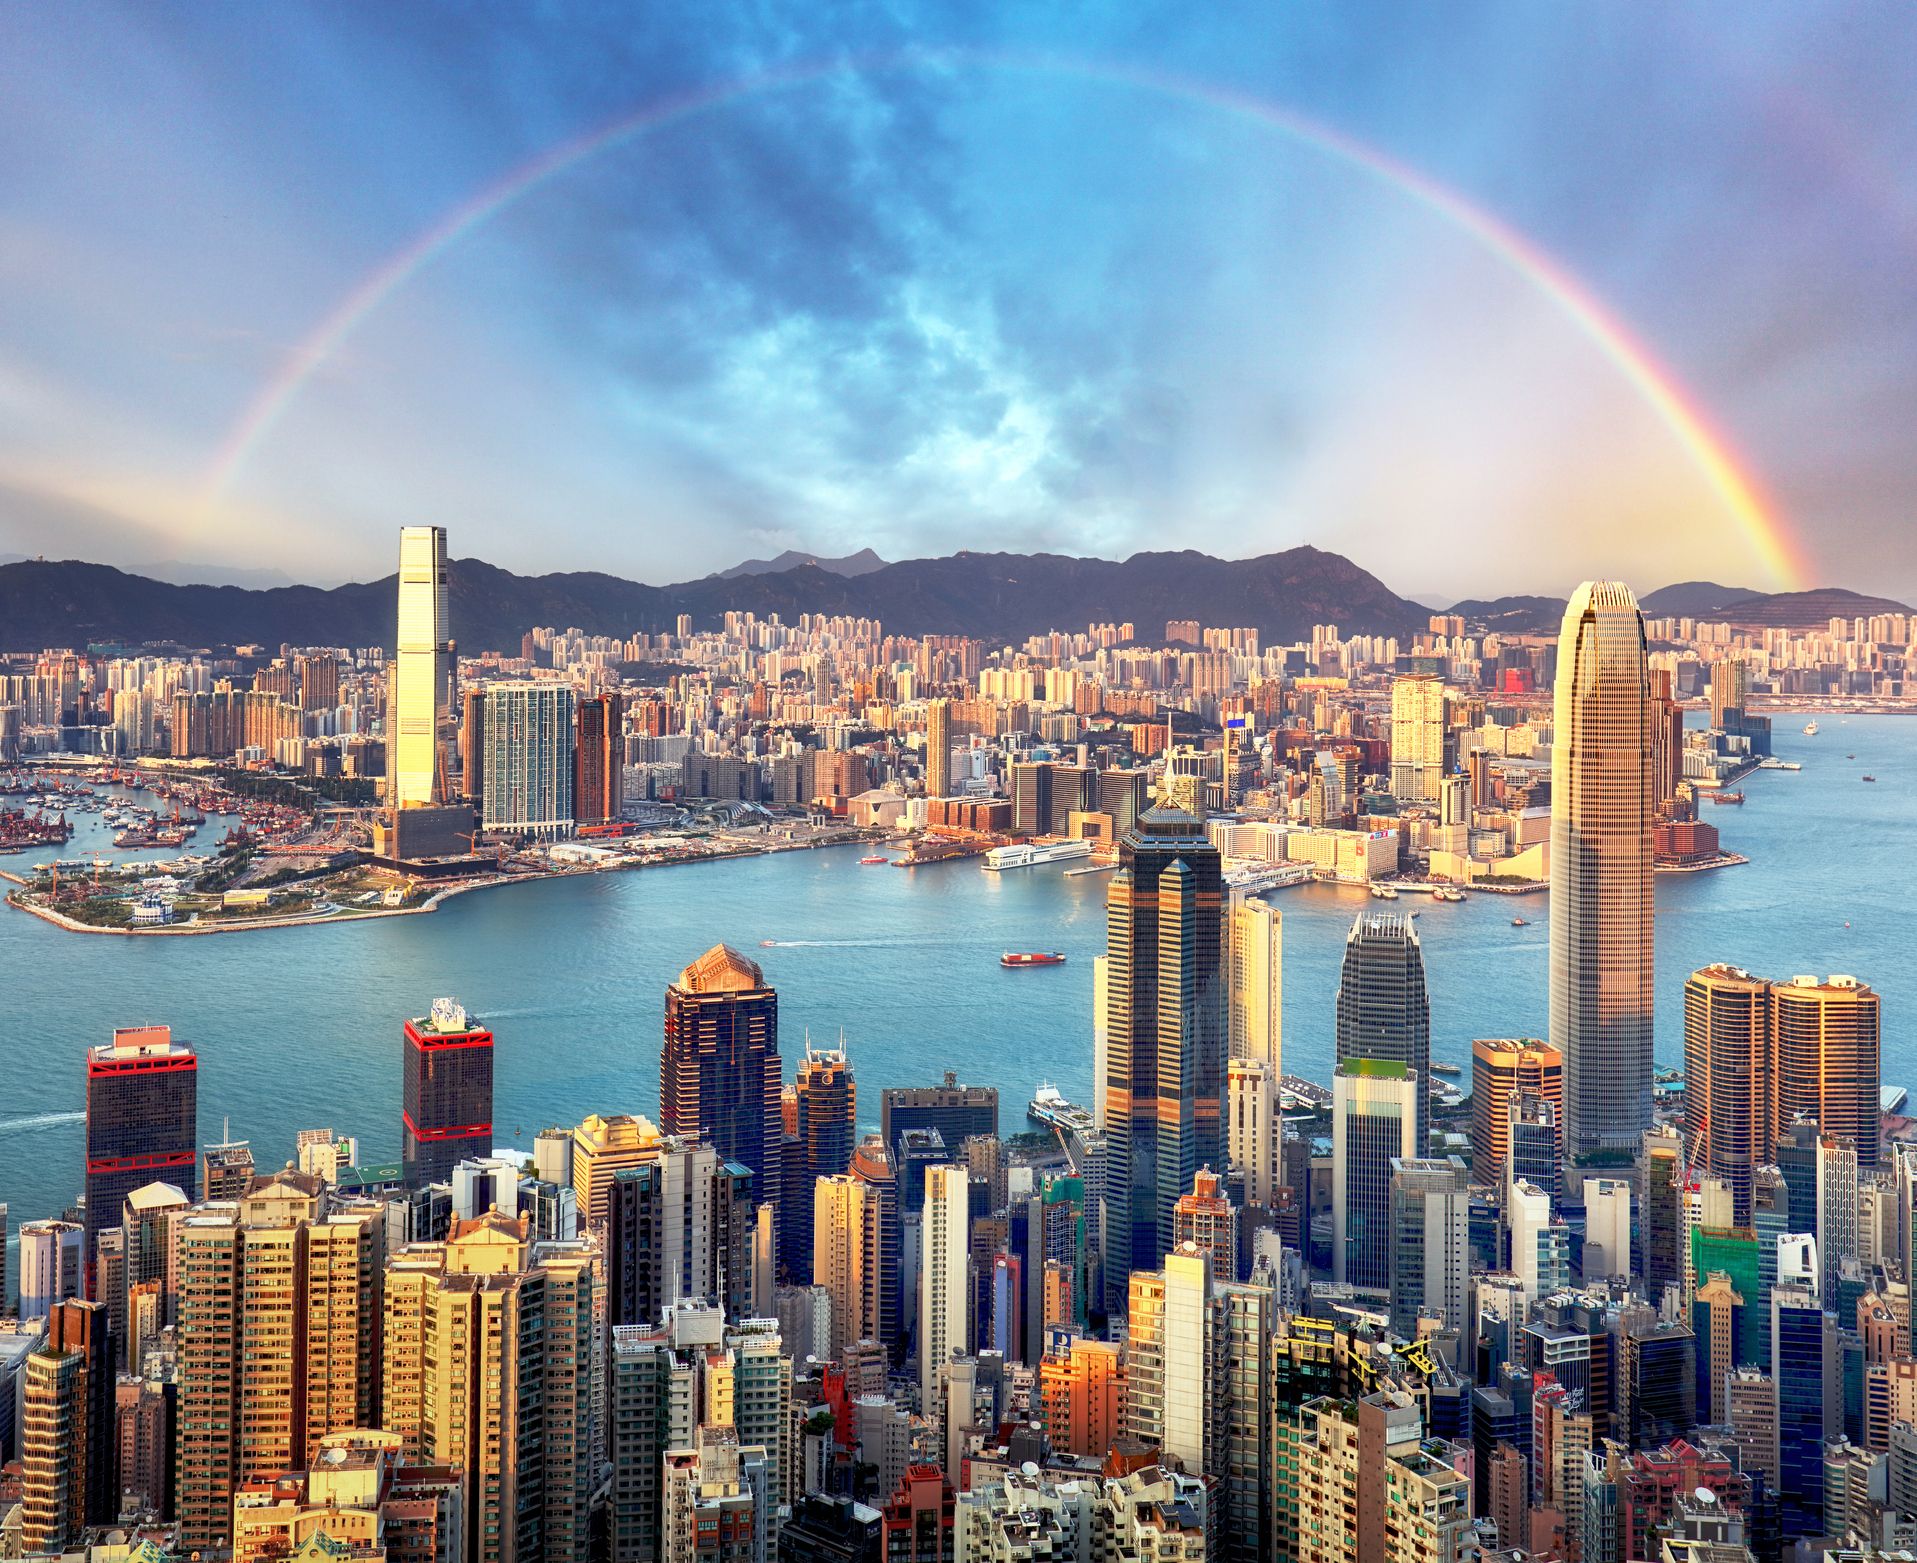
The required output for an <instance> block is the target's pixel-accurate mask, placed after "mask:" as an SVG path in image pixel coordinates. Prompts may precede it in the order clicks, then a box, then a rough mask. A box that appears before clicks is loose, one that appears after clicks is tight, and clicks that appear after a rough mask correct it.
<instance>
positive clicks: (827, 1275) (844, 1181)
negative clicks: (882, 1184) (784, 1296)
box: [812, 1173, 885, 1360]
mask: <svg viewBox="0 0 1917 1563" xmlns="http://www.w3.org/2000/svg"><path fill="white" fill-rule="evenodd" d="M812 1210H813V1222H812V1284H813V1285H814V1286H823V1287H824V1288H825V1289H826V1291H827V1293H828V1294H829V1295H830V1296H831V1298H832V1340H831V1344H830V1348H829V1349H830V1353H831V1355H832V1357H833V1358H834V1359H835V1360H843V1357H844V1353H845V1348H846V1347H847V1346H852V1345H856V1344H857V1343H858V1342H860V1341H865V1340H870V1341H883V1340H884V1339H885V1337H884V1336H883V1335H882V1334H881V1333H880V1331H881V1330H882V1328H883V1324H882V1322H881V1317H880V1316H881V1313H882V1311H883V1305H884V1297H885V1277H884V1265H883V1251H882V1250H883V1244H884V1235H885V1234H884V1219H883V1211H882V1209H881V1206H880V1191H879V1190H878V1189H877V1188H875V1187H873V1186H872V1185H871V1184H869V1183H867V1182H866V1181H865V1180H864V1179H862V1178H856V1177H854V1176H852V1174H850V1173H839V1174H837V1175H836V1176H828V1177H823V1178H820V1179H819V1180H818V1181H817V1182H815V1183H814V1184H813V1185H812Z"/></svg>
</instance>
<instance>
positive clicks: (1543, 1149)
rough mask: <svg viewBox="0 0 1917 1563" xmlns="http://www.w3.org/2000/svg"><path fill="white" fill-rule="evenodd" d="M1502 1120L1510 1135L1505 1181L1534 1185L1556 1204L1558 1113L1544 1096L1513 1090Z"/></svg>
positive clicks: (1558, 1189) (1559, 1144) (1559, 1166)
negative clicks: (1511, 1180)
mask: <svg viewBox="0 0 1917 1563" xmlns="http://www.w3.org/2000/svg"><path fill="white" fill-rule="evenodd" d="M1503 1117H1504V1119H1505V1124H1506V1128H1507V1131H1508V1133H1509V1134H1510V1136H1511V1159H1510V1162H1509V1163H1508V1167H1507V1173H1506V1177H1507V1181H1508V1180H1509V1179H1512V1178H1519V1179H1522V1180H1523V1181H1524V1182H1526V1183H1533V1184H1536V1185H1537V1186H1538V1187H1539V1188H1541V1189H1543V1190H1544V1192H1545V1193H1546V1194H1548V1195H1549V1196H1550V1198H1551V1201H1552V1203H1553V1204H1555V1203H1556V1202H1557V1199H1558V1196H1559V1194H1560V1193H1561V1192H1562V1190H1561V1187H1560V1184H1559V1173H1560V1171H1561V1169H1562V1166H1563V1163H1562V1162H1561V1161H1560V1160H1559V1158H1558V1152H1559V1149H1560V1148H1561V1147H1562V1145H1563V1143H1564V1140H1563V1135H1562V1132H1561V1131H1560V1128H1559V1125H1558V1118H1557V1114H1556V1113H1555V1112H1554V1111H1553V1110H1552V1107H1551V1104H1550V1103H1549V1102H1547V1101H1546V1100H1545V1099H1544V1098H1543V1097H1541V1096H1533V1095H1532V1094H1531V1093H1530V1092H1529V1091H1514V1092H1513V1093H1512V1094H1511V1097H1510V1100H1509V1101H1508V1102H1507V1103H1506V1104H1505V1111H1504V1114H1503Z"/></svg>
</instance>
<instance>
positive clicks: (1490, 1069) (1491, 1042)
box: [1471, 1037, 1564, 1186]
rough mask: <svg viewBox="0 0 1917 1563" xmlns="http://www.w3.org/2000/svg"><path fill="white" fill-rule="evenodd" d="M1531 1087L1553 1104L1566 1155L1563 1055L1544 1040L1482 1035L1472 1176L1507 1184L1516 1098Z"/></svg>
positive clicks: (1475, 1056)
mask: <svg viewBox="0 0 1917 1563" xmlns="http://www.w3.org/2000/svg"><path fill="white" fill-rule="evenodd" d="M1522 1092H1529V1093H1530V1094H1531V1095H1533V1096H1538V1097H1542V1098H1543V1099H1544V1100H1545V1101H1547V1102H1549V1103H1550V1104H1551V1105H1552V1108H1553V1110H1554V1112H1555V1115H1556V1123H1557V1126H1558V1134H1559V1137H1560V1138H1559V1144H1558V1151H1559V1154H1558V1160H1559V1161H1560V1162H1561V1161H1562V1160H1563V1140H1562V1135H1563V1131H1564V1058H1563V1055H1562V1054H1560V1053H1559V1052H1558V1050H1557V1049H1556V1048H1554V1047H1546V1046H1545V1045H1544V1044H1543V1043H1542V1042H1536V1041H1530V1040H1522V1041H1505V1040H1497V1039H1492V1038H1485V1037H1480V1038H1479V1039H1478V1040H1477V1041H1475V1042H1473V1043H1472V1044H1471V1176H1472V1177H1473V1178H1474V1179H1476V1180H1477V1181H1478V1182H1479V1183H1488V1184H1491V1185H1493V1186H1502V1185H1503V1183H1504V1182H1505V1179H1506V1178H1507V1177H1508V1176H1509V1174H1510V1161H1511V1098H1512V1095H1513V1093H1522Z"/></svg>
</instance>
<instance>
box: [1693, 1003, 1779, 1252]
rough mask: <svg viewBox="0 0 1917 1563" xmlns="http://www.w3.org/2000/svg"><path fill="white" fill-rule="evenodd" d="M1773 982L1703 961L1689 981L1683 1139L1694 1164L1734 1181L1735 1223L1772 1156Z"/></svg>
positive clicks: (1747, 1214) (1742, 1220) (1746, 1217)
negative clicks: (1760, 1169)
mask: <svg viewBox="0 0 1917 1563" xmlns="http://www.w3.org/2000/svg"><path fill="white" fill-rule="evenodd" d="M1770 1049H1771V985H1770V984H1769V983H1768V982H1765V981H1764V980H1763V979H1762V978H1760V977H1753V976H1752V975H1751V974H1750V973H1749V972H1747V971H1744V970H1742V969H1741V968H1739V967H1736V966H1722V965H1719V966H1705V967H1702V968H1701V969H1699V970H1697V971H1694V972H1692V973H1691V975H1690V977H1689V979H1688V980H1687V981H1686V982H1685V984H1684V1081H1685V1085H1684V1142H1685V1148H1686V1150H1687V1151H1688V1152H1689V1161H1690V1164H1691V1165H1692V1166H1693V1167H1695V1168H1697V1169H1698V1170H1699V1171H1701V1172H1707V1173H1709V1174H1710V1175H1711V1176H1712V1177H1714V1178H1721V1179H1723V1180H1724V1182H1725V1183H1727V1184H1729V1185H1730V1188H1731V1193H1732V1197H1733V1200H1734V1202H1735V1205H1736V1217H1737V1224H1738V1225H1739V1226H1746V1225H1749V1223H1750V1219H1751V1181H1752V1176H1753V1174H1754V1172H1755V1170H1756V1169H1757V1168H1758V1167H1760V1166H1762V1165H1763V1164H1764V1163H1765V1162H1767V1161H1769V1160H1770V1148H1771V1142H1772V1139H1773V1138H1774V1135H1773V1131H1772V1127H1771V1122H1772V1118H1771V1111H1772V1110H1771V1069H1770Z"/></svg>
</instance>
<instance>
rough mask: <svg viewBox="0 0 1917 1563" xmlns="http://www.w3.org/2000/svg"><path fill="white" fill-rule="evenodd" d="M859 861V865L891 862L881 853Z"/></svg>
mask: <svg viewBox="0 0 1917 1563" xmlns="http://www.w3.org/2000/svg"><path fill="white" fill-rule="evenodd" d="M859 861H860V862H861V863H889V862H891V861H892V860H891V859H890V858H889V857H887V856H886V855H885V854H884V853H883V852H881V853H879V854H878V855H877V856H876V857H862V858H860V859H859Z"/></svg>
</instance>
